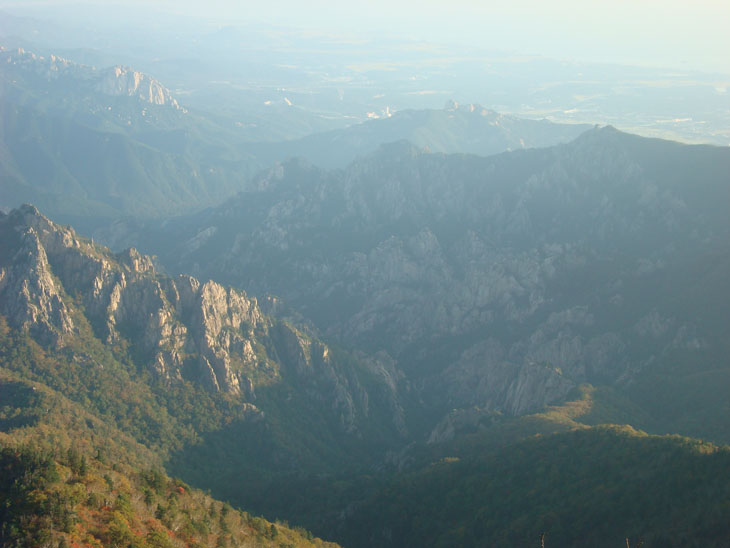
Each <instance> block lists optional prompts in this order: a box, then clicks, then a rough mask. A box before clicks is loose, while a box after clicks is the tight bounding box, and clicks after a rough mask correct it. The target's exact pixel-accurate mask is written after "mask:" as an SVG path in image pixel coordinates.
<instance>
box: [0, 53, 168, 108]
mask: <svg viewBox="0 0 730 548" xmlns="http://www.w3.org/2000/svg"><path fill="white" fill-rule="evenodd" d="M0 70H4V71H18V74H26V75H28V74H29V75H35V77H41V78H42V79H44V80H46V81H49V82H50V81H55V80H58V79H63V78H66V79H73V80H74V81H75V84H76V87H77V89H84V88H85V89H87V90H88V91H91V92H97V93H102V94H104V95H111V96H117V97H119V96H126V97H136V98H138V99H139V100H140V101H143V102H145V103H150V104H153V105H160V106H165V105H166V106H171V107H173V108H176V109H180V110H182V109H181V107H180V105H179V104H178V102H177V100H176V99H175V98H174V97H173V96H172V93H170V90H169V89H167V88H166V87H165V86H163V85H162V84H161V83H160V82H159V81H158V80H155V79H154V78H152V77H151V76H149V75H147V74H144V73H142V72H139V71H136V70H133V69H131V68H129V67H122V66H116V67H111V68H106V69H97V68H96V67H92V66H88V65H82V64H80V63H74V62H73V61H69V60H68V59H64V58H62V57H58V56H56V55H49V56H47V57H44V56H42V55H37V54H34V53H31V52H28V51H25V50H24V49H22V48H18V49H16V50H4V49H0ZM79 86H80V87H79Z"/></svg>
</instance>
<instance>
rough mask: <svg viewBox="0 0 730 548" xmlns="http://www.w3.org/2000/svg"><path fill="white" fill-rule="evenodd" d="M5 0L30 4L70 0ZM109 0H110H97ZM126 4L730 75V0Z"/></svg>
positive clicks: (161, 0) (187, 0)
mask: <svg viewBox="0 0 730 548" xmlns="http://www.w3.org/2000/svg"><path fill="white" fill-rule="evenodd" d="M61 3H63V2H62V0H58V1H51V0H46V1H44V2H40V1H36V2H34V1H33V0H25V1H23V2H19V1H17V0H15V1H13V0H0V6H7V7H16V8H17V9H30V7H31V6H33V5H35V6H39V5H49V4H55V5H58V4H61ZM89 3H93V4H96V5H100V6H107V5H109V4H110V3H112V2H111V0H104V1H101V0H95V1H92V0H89ZM116 3H121V4H124V5H125V6H128V7H131V6H132V5H135V6H145V7H146V8H150V7H152V6H154V7H157V8H159V9H162V10H166V11H167V10H170V11H175V12H178V13H186V14H191V15H195V16H203V17H210V18H215V19H219V20H220V21H221V22H234V21H236V20H240V21H246V20H251V19H267V20H273V21H279V22H281V23H284V24H288V25H295V26H304V27H309V28H316V29H321V30H327V31H333V30H336V31H341V32H353V31H385V32H390V33H397V34H401V35H406V36H410V37H413V38H417V39H421V40H432V41H441V42H452V43H453V42H458V43H463V44H471V45H475V46H481V47H486V48H489V49H495V50H511V51H516V52H520V53H530V54H542V55H546V56H552V57H561V58H572V59H579V60H590V61H618V62H631V63H638V64H655V65H663V66H675V67H681V68H697V69H714V70H722V71H724V72H727V73H730V55H729V54H728V52H730V31H729V30H728V29H730V0H510V1H509V2H507V1H500V2H497V1H493V0H480V1H475V0H419V1H412V0H369V1H368V2H367V3H361V2H357V3H355V2H351V1H349V0H337V1H335V0H304V1H302V0H265V1H262V0H255V1H250V0H206V1H204V2H201V1H200V0H156V1H154V0H146V1H142V0H127V1H126V2H116Z"/></svg>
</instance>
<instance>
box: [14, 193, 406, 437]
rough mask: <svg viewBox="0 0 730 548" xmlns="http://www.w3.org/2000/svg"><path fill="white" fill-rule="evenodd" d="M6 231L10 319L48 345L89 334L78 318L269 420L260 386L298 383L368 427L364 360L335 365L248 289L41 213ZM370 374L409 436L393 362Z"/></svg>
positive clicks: (162, 374) (143, 358)
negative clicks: (119, 246) (115, 244)
mask: <svg viewBox="0 0 730 548" xmlns="http://www.w3.org/2000/svg"><path fill="white" fill-rule="evenodd" d="M0 235H1V236H2V241H3V246H2V256H0V314H2V315H4V316H6V317H7V318H8V320H9V323H10V324H11V325H12V326H14V327H16V328H18V329H21V330H26V331H27V332H29V333H30V334H31V336H33V337H34V338H36V340H38V341H39V342H40V343H41V344H43V345H47V346H50V345H52V346H54V347H55V348H58V347H63V346H64V345H66V344H67V343H68V342H69V341H70V337H73V336H76V335H78V334H79V333H78V331H79V329H78V327H77V326H76V325H75V323H74V319H73V318H74V314H76V315H77V316H78V317H79V318H80V319H81V320H83V322H88V324H89V325H90V326H91V328H92V330H93V336H96V337H97V338H99V339H101V340H102V341H103V342H104V343H105V344H108V345H112V346H113V345H120V344H123V345H129V346H130V347H131V349H132V355H134V356H136V357H137V358H136V359H137V360H139V361H140V362H141V365H143V366H144V367H146V368H148V369H149V370H150V371H152V372H154V373H155V375H156V376H157V377H158V378H160V379H162V380H164V381H165V382H168V383H170V382H182V381H189V382H194V383H199V384H200V385H202V386H204V387H205V388H207V389H208V390H211V391H215V392H224V393H227V394H229V395H231V396H235V397H239V398H241V399H242V400H243V401H246V402H247V404H248V405H250V406H251V413H249V414H250V415H251V416H255V417H259V418H261V415H260V411H259V410H256V406H255V405H254V404H253V403H251V402H252V401H255V400H256V397H257V396H256V389H257V387H266V386H270V385H275V384H277V383H280V382H293V383H294V384H295V385H296V386H297V390H299V391H301V393H302V394H303V395H304V396H306V398H308V400H309V401H312V402H316V404H317V405H318V406H320V407H322V408H324V409H327V410H328V411H327V413H330V414H332V416H333V417H334V420H335V421H336V422H337V423H338V424H339V428H340V430H341V431H343V432H345V433H351V434H353V433H354V434H356V433H357V432H358V430H359V428H360V425H361V423H362V422H363V421H366V420H368V416H369V412H370V408H369V405H370V403H369V402H370V396H369V394H368V392H367V390H366V388H365V386H364V384H363V383H362V382H361V379H360V376H359V375H360V373H358V372H357V371H356V370H355V369H353V367H352V365H353V363H356V362H357V360H356V359H354V358H348V359H347V360H344V361H343V360H340V359H335V358H333V357H332V354H331V351H330V348H329V347H328V346H327V345H326V344H325V343H323V342H322V341H319V340H317V339H316V338H313V337H311V336H309V335H305V334H304V333H303V332H301V331H299V330H298V329H296V328H295V327H294V326H292V325H289V324H287V323H284V322H282V321H278V320H275V319H273V318H272V317H270V316H267V315H265V314H264V313H263V312H262V311H261V309H260V308H259V305H258V302H257V300H256V299H255V298H251V297H249V296H248V295H246V293H245V292H243V291H238V290H235V289H232V288H230V287H228V288H227V287H224V286H222V285H220V284H218V283H216V282H213V281H207V282H205V283H201V282H199V281H198V280H197V279H195V278H193V277H191V276H185V275H181V276H178V277H177V278H170V277H167V276H164V275H160V274H158V273H157V271H156V270H155V267H154V265H153V263H152V260H151V259H150V258H149V257H146V256H143V255H140V254H139V253H138V252H137V251H136V250H134V249H129V250H126V251H124V252H121V253H119V254H113V253H111V252H110V251H109V250H108V249H105V248H102V247H100V246H97V245H94V244H93V242H90V241H88V240H86V239H84V238H80V237H79V236H78V235H76V233H75V232H74V231H73V230H72V229H70V228H66V227H62V226H59V225H56V224H54V223H52V222H51V221H49V220H48V219H47V218H46V217H44V216H43V215H41V214H40V213H39V211H38V210H37V209H36V208H35V207H33V206H28V205H26V206H23V207H21V208H18V209H16V210H13V211H11V212H10V213H9V214H7V215H2V216H1V217H0ZM74 310H75V312H74ZM83 322H82V323H83ZM81 336H83V334H82V335H81ZM357 363H359V362H357ZM358 367H360V368H361V370H362V372H366V371H367V374H368V375H371V377H373V378H375V379H377V384H378V386H379V387H380V388H378V390H379V393H380V394H379V398H380V400H384V401H387V402H391V403H389V404H388V406H389V407H390V408H391V409H392V410H393V415H392V417H393V428H395V429H396V430H397V431H399V432H401V434H405V427H404V421H403V417H402V409H400V407H399V404H398V403H395V402H397V397H398V396H397V392H398V390H399V387H398V382H397V381H396V380H394V377H393V376H392V374H391V373H388V374H385V373H384V372H385V371H386V369H387V366H385V365H383V364H382V360H379V359H378V358H374V357H369V358H368V361H367V364H365V362H363V363H362V364H360V365H358ZM388 375H390V376H388ZM380 400H379V401H380ZM246 409H248V408H246ZM399 409H400V414H399V413H398V410H399Z"/></svg>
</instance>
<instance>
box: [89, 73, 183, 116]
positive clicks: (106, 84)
mask: <svg viewBox="0 0 730 548" xmlns="http://www.w3.org/2000/svg"><path fill="white" fill-rule="evenodd" d="M94 89H96V90H97V91H100V92H101V93H104V94H106V95H126V96H128V97H138V98H139V99H141V100H142V101H145V102H147V103H152V104H153V105H170V106H172V107H174V108H180V105H179V104H178V103H177V101H176V100H175V98H173V96H172V94H171V93H170V90H168V89H167V88H166V87H165V86H163V85H162V84H161V83H160V82H158V81H157V80H155V79H154V78H151V77H150V76H147V75H146V74H143V73H141V72H138V71H136V70H133V69H131V68H129V67H113V68H111V69H107V70H105V71H104V72H103V73H102V74H101V78H99V80H98V81H97V83H96V84H95V86H94Z"/></svg>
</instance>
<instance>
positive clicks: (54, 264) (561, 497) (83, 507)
mask: <svg viewBox="0 0 730 548" xmlns="http://www.w3.org/2000/svg"><path fill="white" fill-rule="evenodd" d="M0 75H1V76H2V78H3V87H2V89H1V90H0V92H1V93H2V96H0V99H1V100H0V109H1V110H2V112H1V115H2V124H3V126H2V128H3V129H2V131H3V133H2V137H3V138H2V142H0V191H1V196H2V198H1V199H0V206H2V208H3V210H2V211H0V467H2V470H3V471H4V473H3V474H2V477H0V523H2V527H0V543H1V544H3V545H8V546H40V545H43V546H50V547H54V548H55V547H64V548H65V547H67V546H82V545H85V546H139V547H166V548H172V547H180V548H182V547H183V546H216V547H224V546H231V545H233V546H272V547H279V548H281V547H286V546H335V545H334V544H331V543H329V542H326V541H323V540H320V539H319V538H316V537H315V536H314V535H318V536H321V537H322V538H326V539H329V540H332V541H336V542H339V543H341V544H342V545H344V546H353V547H359V546H362V547H366V546H383V547H393V548H396V547H399V548H400V547H408V546H413V547H415V546H419V547H420V546H485V545H488V546H531V545H534V546H538V545H539V543H540V539H541V538H542V539H543V541H545V545H546V546H586V545H589V546H598V547H604V546H605V547H609V546H624V545H630V544H637V545H640V544H641V543H642V542H646V544H647V545H650V546H718V547H719V546H725V545H726V544H727V539H728V538H730V529H729V528H728V525H727V508H728V505H729V504H730V478H728V476H727V473H726V470H727V469H728V465H729V464H730V461H729V460H728V459H730V453H729V452H728V451H729V450H728V446H727V444H728V443H730V429H729V423H728V421H727V413H728V404H727V393H728V390H730V367H729V366H730V363H729V362H728V359H727V356H728V355H730V345H729V343H728V340H727V332H728V329H729V328H730V325H728V315H727V310H728V307H729V306H730V293H728V290H727V279H728V276H729V275H730V247H728V242H730V219H729V218H728V215H727V204H728V203H730V179H729V178H728V174H730V148H728V147H716V146H707V145H684V144H680V143H675V142H670V141H664V140H658V139H648V138H643V137H639V136H636V135H631V134H627V133H624V132H621V131H618V130H616V129H615V128H613V127H611V126H604V127H599V126H590V127H588V126H581V125H557V124H552V123H550V122H547V121H534V120H522V119H519V118H515V117H512V116H505V115H501V114H498V113H496V112H494V111H491V110H489V109H485V108H483V107H480V106H478V105H466V106H460V105H458V104H456V103H454V102H450V103H448V104H447V105H446V107H445V108H444V109H441V110H404V111H400V112H395V113H390V112H388V113H386V114H392V115H390V116H388V115H386V116H383V117H381V118H378V119H374V120H371V121H368V122H365V123H362V124H357V125H353V126H351V127H348V128H344V129H338V130H334V131H329V132H325V133H321V134H314V135H309V136H306V137H301V135H300V133H299V132H298V130H297V131H295V130H294V129H292V131H291V133H290V134H289V135H288V136H289V137H290V139H288V140H284V141H281V142H272V141H270V140H269V141H265V140H264V139H260V140H255V139H254V140H252V139H251V135H252V133H251V132H250V131H249V130H250V128H244V127H242V126H240V125H237V124H236V123H235V122H234V121H233V120H232V119H226V118H223V117H220V116H219V115H211V114H208V113H206V112H202V111H197V110H195V109H189V108H187V107H185V106H184V100H183V98H184V94H183V95H181V96H180V97H177V98H176V93H174V92H172V91H170V90H168V89H167V88H166V87H165V86H164V85H163V84H162V83H160V82H159V81H157V80H156V79H154V78H153V77H151V76H149V75H146V74H143V73H142V72H139V71H136V70H134V69H131V68H128V67H124V66H121V65H120V66H115V67H112V68H107V69H97V68H94V67H92V66H88V65H81V64H77V63H72V62H70V61H67V60H65V59H62V58H59V57H56V56H47V57H42V56H38V55H34V54H31V53H28V52H25V51H23V50H12V51H10V50H0ZM292 119H294V118H292ZM254 134H255V132H254ZM22 201H32V202H35V203H36V204H37V205H39V206H41V207H40V209H39V208H38V207H36V205H29V204H24V205H19V204H20V202H22ZM63 222H66V223H68V222H72V224H73V225H74V226H76V227H80V228H72V227H71V226H67V225H64V224H61V223H63ZM82 233H87V234H89V235H92V234H93V238H88V237H84V236H82V235H81V234H82ZM100 242H102V243H106V244H108V245H109V247H105V246H104V245H101V244H100ZM206 491H207V493H205V492H206ZM234 507H235V508H234ZM260 514H263V515H264V516H266V517H265V518H264V517H258V515H260ZM271 520H273V521H271ZM289 523H291V524H292V526H290V525H289ZM303 527H306V528H308V529H310V530H311V531H313V533H314V534H313V533H310V532H308V531H307V530H306V529H304V528H303ZM542 535H544V536H542Z"/></svg>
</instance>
